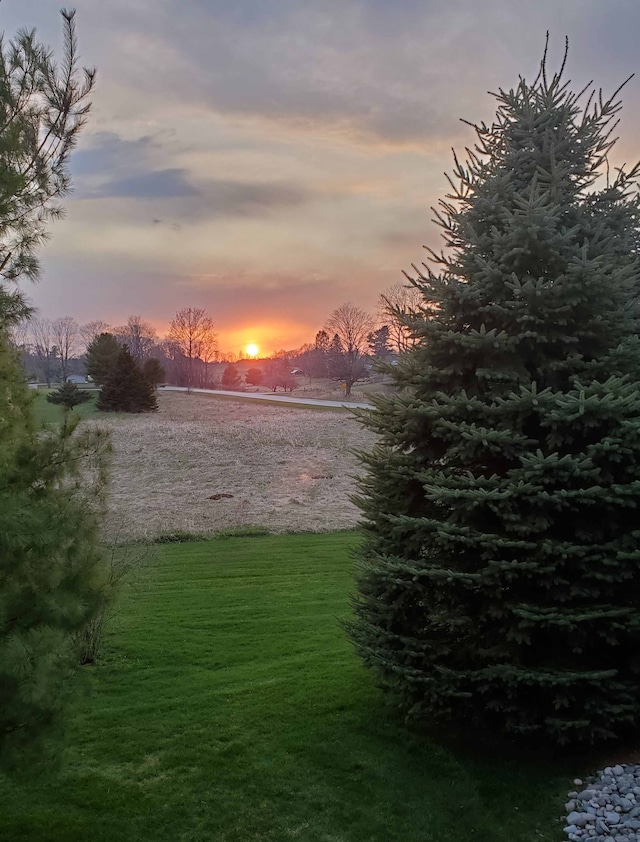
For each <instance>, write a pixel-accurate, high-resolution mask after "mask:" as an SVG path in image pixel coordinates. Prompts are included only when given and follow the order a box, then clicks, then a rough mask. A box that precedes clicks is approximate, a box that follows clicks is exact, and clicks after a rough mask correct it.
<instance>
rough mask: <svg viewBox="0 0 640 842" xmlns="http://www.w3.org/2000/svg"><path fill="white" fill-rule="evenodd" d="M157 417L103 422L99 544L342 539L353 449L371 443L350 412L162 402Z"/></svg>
mask: <svg viewBox="0 0 640 842" xmlns="http://www.w3.org/2000/svg"><path fill="white" fill-rule="evenodd" d="M158 403H159V406H160V411H159V412H158V413H157V414H154V415H134V416H131V417H128V418H122V417H120V418H109V417H108V416H106V417H105V418H101V419H100V421H99V422H97V423H99V424H100V426H107V427H108V428H109V429H110V430H111V433H112V442H113V451H114V452H113V462H112V471H111V474H112V481H111V487H110V491H109V499H108V516H107V523H106V537H107V538H108V539H117V540H125V539H130V538H152V537H156V536H158V535H162V534H168V533H174V532H179V531H186V532H191V533H202V534H210V533H213V532H218V531H220V530H228V529H235V528H243V527H264V528H266V529H268V530H270V531H272V532H288V531H295V532H301V531H313V532H321V531H327V530H333V529H348V528H351V527H353V526H355V525H356V524H357V521H358V515H359V513H358V510H357V509H356V507H355V506H354V505H353V504H352V503H351V502H350V500H349V495H351V494H352V493H353V492H354V490H355V481H354V474H355V473H356V472H357V471H358V464H357V460H356V458H355V457H354V456H353V455H352V454H351V452H350V451H351V450H352V449H353V448H368V447H369V446H370V445H371V444H372V443H373V436H372V434H371V433H369V432H367V431H366V430H364V429H363V428H362V426H361V425H360V424H359V423H358V422H357V421H356V420H355V419H354V418H353V416H352V415H351V414H350V413H349V412H347V411H344V410H343V411H340V410H324V411H321V410H315V409H298V408H293V407H289V406H282V407H281V406H278V405H274V404H267V405H265V404H262V403H260V402H257V401H255V402H254V401H244V400H233V399H228V398H227V399H224V398H219V397H210V396H208V395H198V394H192V395H188V394H186V393H184V392H169V393H164V394H160V395H159V397H158Z"/></svg>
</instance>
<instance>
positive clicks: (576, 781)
mask: <svg viewBox="0 0 640 842" xmlns="http://www.w3.org/2000/svg"><path fill="white" fill-rule="evenodd" d="M573 785H574V786H582V778H576V779H575V780H574V782H573Z"/></svg>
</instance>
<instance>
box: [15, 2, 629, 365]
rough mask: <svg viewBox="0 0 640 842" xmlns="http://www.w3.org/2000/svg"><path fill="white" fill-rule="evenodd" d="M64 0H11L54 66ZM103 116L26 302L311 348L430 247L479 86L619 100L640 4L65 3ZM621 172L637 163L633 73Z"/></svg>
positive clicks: (487, 114) (487, 107) (487, 106)
mask: <svg viewBox="0 0 640 842" xmlns="http://www.w3.org/2000/svg"><path fill="white" fill-rule="evenodd" d="M58 7H59V2H50V0H2V2H1V3H0V23H1V26H0V28H2V29H3V30H4V31H5V32H6V33H7V34H12V33H13V32H15V30H16V29H18V28H19V27H24V26H28V27H33V26H35V27H36V28H37V30H38V32H39V34H40V37H41V38H42V40H44V41H45V42H47V43H48V44H50V45H51V46H52V47H53V48H54V50H55V51H56V52H57V54H58V55H59V47H60V44H61V25H60V19H59V15H58ZM75 7H76V8H77V12H78V14H77V29H78V37H79V42H80V50H81V53H82V60H83V63H84V64H87V65H95V66H97V68H98V84H97V87H96V91H95V94H94V96H93V101H94V108H93V112H92V116H91V119H90V122H89V124H88V126H87V128H86V130H85V132H84V134H83V135H82V138H81V141H80V143H79V146H78V149H77V151H76V152H75V154H74V157H73V160H72V171H73V173H74V183H75V192H74V194H73V196H72V197H71V198H70V199H68V200H67V201H66V205H67V211H68V213H67V218H66V220H65V221H63V222H61V223H57V224H56V225H55V227H54V228H53V230H52V234H53V237H52V239H51V241H50V243H49V244H48V245H47V247H46V248H45V250H44V252H43V254H42V262H43V268H44V277H43V280H42V282H41V283H40V284H39V285H38V286H37V287H32V288H31V289H30V290H29V293H30V294H31V296H32V298H33V300H34V302H35V304H36V305H38V306H39V307H40V308H41V313H42V315H45V316H50V317H56V316H61V315H67V314H69V315H73V316H75V317H76V318H77V319H78V320H79V321H81V322H86V321H89V320H93V319H103V320H104V321H106V322H109V323H112V324H118V323H122V322H124V321H125V320H126V317H127V316H128V315H129V314H133V313H135V314H140V315H142V316H143V317H145V318H146V319H148V320H149V321H151V322H153V323H154V324H155V325H156V327H157V328H158V329H159V330H160V331H161V332H162V331H163V330H164V329H165V328H166V326H167V324H168V322H169V321H170V319H171V317H172V315H173V314H174V313H175V311H176V310H177V309H179V308H180V307H186V306H195V307H204V308H206V309H207V310H208V311H209V312H210V313H211V314H212V315H213V316H214V318H215V320H216V324H217V328H218V332H219V339H220V347H221V349H222V350H229V351H232V352H234V353H237V352H238V351H240V350H241V349H242V348H244V347H245V346H246V344H247V343H249V342H255V343H257V344H258V345H259V346H260V348H261V351H262V352H267V353H268V352H271V351H273V350H276V349H279V348H294V347H296V346H298V345H300V344H301V343H303V342H306V341H311V340H312V339H313V336H314V335H315V333H316V331H317V330H318V329H319V328H320V327H322V324H323V322H324V321H325V319H326V317H327V316H328V315H329V313H330V312H331V310H333V309H334V308H335V307H337V306H339V305H340V304H342V303H343V302H345V301H349V300H351V301H353V302H354V303H356V304H358V305H359V306H361V307H363V308H365V309H369V310H373V309H374V308H375V304H376V300H377V297H378V295H379V293H380V292H381V291H382V290H384V289H386V288H388V287H389V286H391V285H392V284H395V283H397V282H398V281H400V280H401V279H402V276H401V269H402V268H408V267H409V266H410V264H411V263H412V262H418V261H421V260H422V259H423V251H422V248H421V246H422V245H423V244H427V245H437V243H438V233H437V229H436V228H435V227H434V226H433V224H432V223H431V221H430V219H431V212H430V206H431V205H434V204H435V203H436V202H437V201H438V199H439V198H440V197H441V196H442V195H443V194H444V193H445V192H446V186H447V185H446V181H445V178H444V175H443V172H444V171H445V170H447V171H448V170H450V169H451V147H452V146H453V147H455V148H457V149H458V150H461V151H462V150H463V148H464V146H465V145H467V144H469V143H470V142H471V141H472V139H473V133H472V130H471V129H470V128H469V127H468V126H466V125H465V124H463V123H461V122H460V119H459V118H461V117H463V118H465V119H467V120H472V121H474V120H478V121H479V120H485V121H490V120H491V119H492V116H493V113H494V110H495V108H494V101H493V99H492V98H491V97H490V96H489V95H488V94H487V91H488V90H496V89H497V88H498V87H500V86H502V87H511V86H512V85H514V84H516V83H517V79H518V74H522V75H524V76H525V77H527V78H532V77H533V76H535V75H536V72H537V68H538V63H539V60H540V57H541V55H542V51H543V47H544V39H545V32H546V30H547V29H548V30H550V36H551V41H550V65H551V67H552V69H555V68H556V67H557V66H558V65H559V63H560V61H561V59H562V52H563V48H564V36H565V35H568V36H569V40H570V56H569V62H568V74H567V75H568V76H569V77H570V78H571V79H572V80H573V82H574V85H575V87H578V86H580V87H582V86H583V85H584V84H585V83H586V82H588V81H589V80H590V79H593V80H595V82H596V84H597V85H598V86H602V87H603V88H604V90H605V92H611V91H612V90H613V89H614V88H615V87H617V86H618V84H619V83H620V82H622V81H623V80H624V79H625V78H626V77H627V76H629V75H630V74H631V73H634V72H637V71H640V39H639V33H640V2H638V0H606V2H605V0H536V2H533V0H449V2H441V1H440V2H436V0H340V2H333V0H318V1H317V2H314V0H77V2H76V3H75ZM623 102H624V106H625V107H624V111H623V115H622V123H621V126H620V129H619V134H620V137H621V139H620V143H619V146H618V152H617V162H622V161H628V162H630V161H632V160H633V161H635V160H636V159H637V158H640V142H639V141H640V78H637V79H633V80H632V81H631V82H630V83H629V85H628V86H627V88H626V89H625V91H624V95H623Z"/></svg>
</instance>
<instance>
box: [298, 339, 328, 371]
mask: <svg viewBox="0 0 640 842" xmlns="http://www.w3.org/2000/svg"><path fill="white" fill-rule="evenodd" d="M330 344H331V338H330V337H329V334H328V333H327V332H326V330H319V331H318V332H317V333H316V337H315V342H314V344H313V345H312V346H311V347H310V348H309V349H308V351H307V353H306V354H305V356H304V362H303V364H302V366H301V368H303V369H304V371H305V373H306V374H308V375H309V377H319V378H320V377H328V376H329V371H328V353H329V346H330Z"/></svg>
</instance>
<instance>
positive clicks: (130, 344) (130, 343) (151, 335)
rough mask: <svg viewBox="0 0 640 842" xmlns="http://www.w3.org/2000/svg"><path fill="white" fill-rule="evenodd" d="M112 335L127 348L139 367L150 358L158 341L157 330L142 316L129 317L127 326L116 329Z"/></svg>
mask: <svg viewBox="0 0 640 842" xmlns="http://www.w3.org/2000/svg"><path fill="white" fill-rule="evenodd" d="M112 333H113V335H114V336H115V337H116V339H117V340H118V341H119V342H122V344H123V345H126V346H127V348H128V350H129V353H130V354H131V356H132V357H133V359H134V360H135V361H136V362H137V363H138V365H140V364H142V363H143V362H144V361H145V360H146V358H147V357H148V356H150V354H151V351H152V350H153V348H154V346H155V345H156V343H157V341H158V334H157V333H156V329H155V328H154V326H153V325H152V324H150V323H149V322H147V321H145V320H144V319H143V318H142V316H129V318H128V319H127V323H126V325H121V326H120V327H115V328H114V329H113V331H112Z"/></svg>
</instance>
